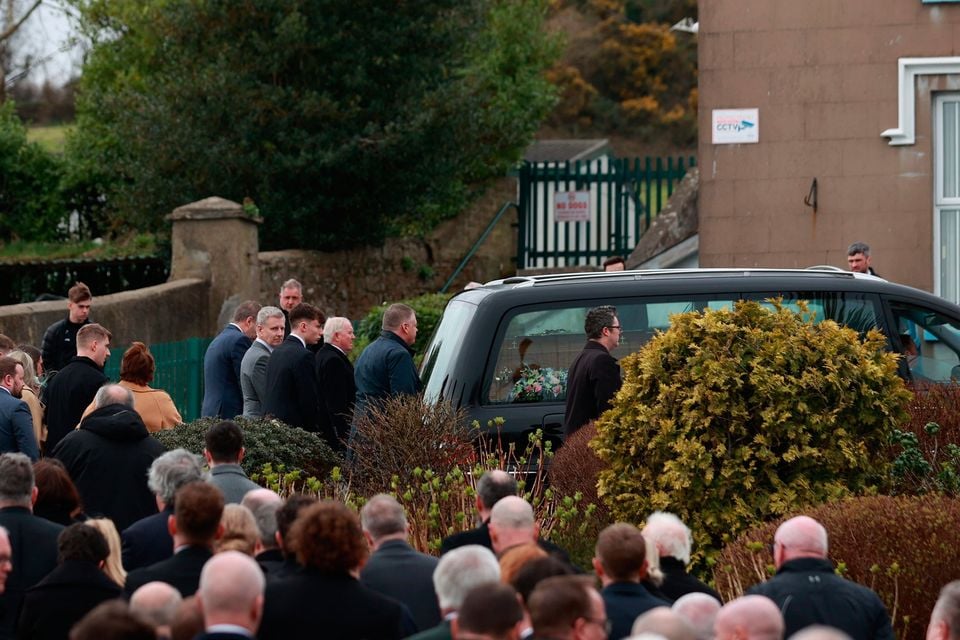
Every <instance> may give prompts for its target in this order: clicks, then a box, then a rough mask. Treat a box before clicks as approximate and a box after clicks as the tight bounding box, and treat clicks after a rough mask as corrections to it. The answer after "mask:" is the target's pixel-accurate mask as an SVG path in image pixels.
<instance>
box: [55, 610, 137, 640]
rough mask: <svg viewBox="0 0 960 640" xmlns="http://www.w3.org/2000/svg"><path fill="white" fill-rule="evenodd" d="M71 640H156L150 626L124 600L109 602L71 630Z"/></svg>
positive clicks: (86, 616) (85, 617)
mask: <svg viewBox="0 0 960 640" xmlns="http://www.w3.org/2000/svg"><path fill="white" fill-rule="evenodd" d="M69 637H70V640H156V635H155V632H154V630H153V627H151V626H150V625H149V624H147V623H146V622H144V621H143V620H141V619H140V618H139V617H137V616H136V615H134V614H133V613H132V612H131V611H130V607H128V606H127V603H126V602H124V601H123V600H107V601H106V602H104V603H102V604H99V605H97V606H96V607H95V608H94V609H93V610H92V611H90V613H88V614H87V615H85V616H84V617H83V619H81V620H80V622H78V623H77V624H75V625H74V626H73V628H72V629H70V636H69Z"/></svg>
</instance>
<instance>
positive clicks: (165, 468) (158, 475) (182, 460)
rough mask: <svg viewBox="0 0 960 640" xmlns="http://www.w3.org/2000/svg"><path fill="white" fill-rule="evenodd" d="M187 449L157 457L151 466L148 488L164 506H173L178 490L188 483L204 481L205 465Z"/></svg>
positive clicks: (176, 450) (168, 452)
mask: <svg viewBox="0 0 960 640" xmlns="http://www.w3.org/2000/svg"><path fill="white" fill-rule="evenodd" d="M201 460H202V459H201V458H200V456H198V455H194V454H192V453H190V452H189V451H187V450H186V449H174V450H173V451H167V452H166V453H164V454H162V455H160V456H158V457H157V459H156V460H154V461H153V463H152V464H151V465H150V472H149V474H147V486H149V487H150V491H153V493H154V494H156V496H157V498H158V499H159V500H160V502H162V503H163V504H164V505H169V506H173V499H174V496H175V495H176V493H177V490H178V489H179V488H180V487H182V486H184V485H185V484H187V483H188V482H196V481H198V480H202V479H203V463H202V461H201Z"/></svg>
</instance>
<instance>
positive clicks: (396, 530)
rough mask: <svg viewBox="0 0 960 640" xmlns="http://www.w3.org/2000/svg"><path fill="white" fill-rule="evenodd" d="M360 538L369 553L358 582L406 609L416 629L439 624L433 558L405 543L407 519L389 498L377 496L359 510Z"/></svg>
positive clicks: (435, 563)
mask: <svg viewBox="0 0 960 640" xmlns="http://www.w3.org/2000/svg"><path fill="white" fill-rule="evenodd" d="M360 524H361V525H362V526H363V535H364V537H366V539H367V542H368V543H369V544H370V547H371V549H373V554H372V555H371V556H370V559H369V560H368V561H367V564H366V565H364V567H363V570H362V571H360V582H362V583H363V584H364V585H366V586H368V587H370V588H371V589H373V590H374V591H378V592H380V593H382V594H383V595H386V596H390V597H391V598H393V599H395V600H398V601H400V602H402V603H403V604H405V605H407V608H409V609H410V613H412V614H413V619H414V621H415V622H416V623H417V627H418V628H420V629H429V628H431V627H434V626H436V625H438V624H439V623H440V606H439V604H438V603H437V597H436V593H435V592H434V590H433V571H434V569H436V568H437V562H438V560H437V558H434V557H433V556H429V555H427V554H425V553H420V552H419V551H416V550H415V549H414V548H413V547H411V546H410V544H409V543H408V542H407V516H406V514H405V513H404V511H403V507H402V506H401V505H400V503H399V502H397V501H396V499H395V498H394V497H393V496H388V495H386V494H383V493H381V494H378V495H375V496H374V497H372V498H370V501H369V502H367V504H365V505H364V506H363V509H361V510H360Z"/></svg>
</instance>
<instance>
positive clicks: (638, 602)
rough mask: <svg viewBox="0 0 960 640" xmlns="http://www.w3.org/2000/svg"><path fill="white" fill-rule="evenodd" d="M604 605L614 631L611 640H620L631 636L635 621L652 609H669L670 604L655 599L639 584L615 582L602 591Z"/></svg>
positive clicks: (611, 633)
mask: <svg viewBox="0 0 960 640" xmlns="http://www.w3.org/2000/svg"><path fill="white" fill-rule="evenodd" d="M600 596H601V597H602V598H603V604H604V606H605V607H606V608H607V618H608V619H609V620H610V623H611V625H612V630H611V632H610V636H609V637H610V640H620V638H626V637H628V636H629V635H630V630H631V629H633V621H634V620H636V619H637V616H639V615H642V614H644V613H646V612H647V611H649V610H650V609H655V608H657V607H669V606H670V603H668V602H665V601H663V600H660V599H659V598H654V597H653V596H652V595H650V592H649V591H647V590H646V589H645V588H644V586H643V585H642V584H640V583H637V582H614V583H613V584H610V585H607V586H606V587H604V588H603V590H601V591H600Z"/></svg>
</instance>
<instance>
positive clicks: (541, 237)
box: [517, 156, 696, 269]
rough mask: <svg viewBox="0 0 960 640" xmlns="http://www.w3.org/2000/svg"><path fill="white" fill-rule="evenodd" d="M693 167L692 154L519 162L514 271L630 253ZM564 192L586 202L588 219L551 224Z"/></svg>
mask: <svg viewBox="0 0 960 640" xmlns="http://www.w3.org/2000/svg"><path fill="white" fill-rule="evenodd" d="M695 164H696V158H695V157H694V156H689V157H686V158H685V157H683V156H678V157H675V158H674V157H668V158H654V157H646V158H611V157H601V158H597V159H594V160H575V161H570V162H550V163H536V164H534V163H530V162H525V163H524V164H523V165H522V167H521V168H520V229H519V233H518V237H517V242H518V246H517V267H518V268H519V269H530V268H544V267H564V266H574V265H598V264H600V263H601V262H602V261H603V260H604V259H606V258H608V257H610V256H614V255H621V256H627V255H629V253H630V252H631V251H633V249H634V247H636V245H637V242H638V241H639V240H640V236H641V235H642V234H643V232H644V231H646V230H647V229H648V228H649V227H650V221H651V219H652V218H653V217H654V216H655V215H656V214H657V213H659V212H660V210H661V209H662V208H663V206H664V205H665V204H666V203H667V200H668V199H669V198H670V196H671V195H672V194H673V189H674V187H675V186H676V184H677V183H678V182H679V181H680V180H681V179H682V178H683V176H684V175H685V174H686V172H687V169H688V168H689V167H692V166H694V165H695ZM570 192H578V193H579V194H580V195H579V198H581V202H586V200H583V198H585V197H586V198H587V199H588V201H589V220H586V221H577V222H558V221H557V220H556V216H555V214H556V212H557V202H558V200H563V199H565V198H567V197H568V195H569V193H570ZM587 193H588V194H589V195H588V196H586V195H585V194H587ZM557 194H565V195H564V196H562V197H561V198H558V197H557ZM571 199H573V198H571Z"/></svg>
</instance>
